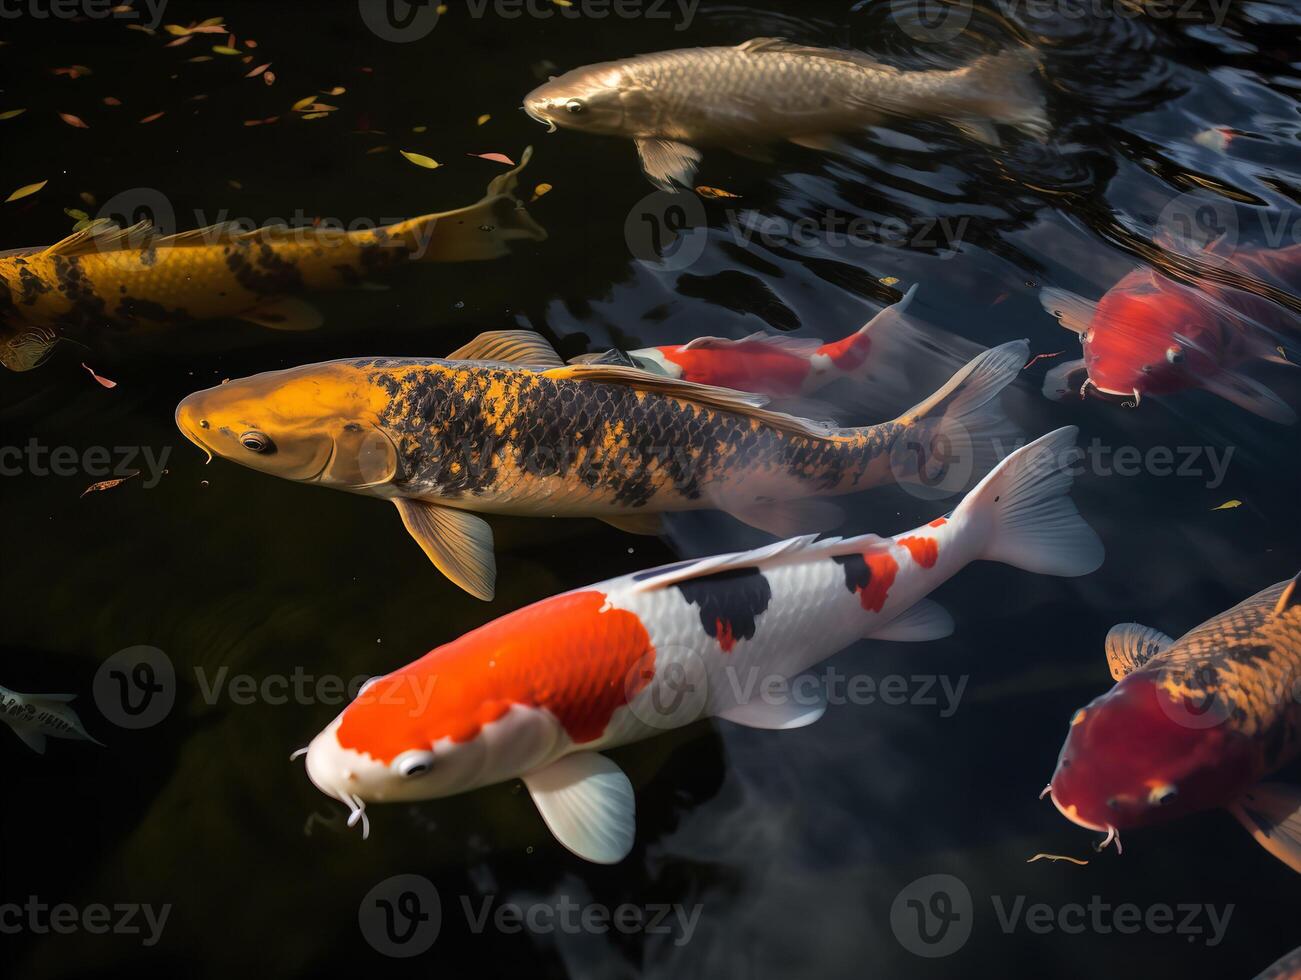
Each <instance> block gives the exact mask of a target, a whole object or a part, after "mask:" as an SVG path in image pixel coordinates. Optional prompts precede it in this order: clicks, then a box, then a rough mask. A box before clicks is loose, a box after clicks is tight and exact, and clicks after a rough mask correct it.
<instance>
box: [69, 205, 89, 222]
mask: <svg viewBox="0 0 1301 980" xmlns="http://www.w3.org/2000/svg"><path fill="white" fill-rule="evenodd" d="M63 213H64V214H66V215H67V216H68V217H69V218H71V219H72V220H74V221H86V220H88V219H89V218H90V215H88V214H87V213H86V212H85V211H83V210H81V208H64V209H63Z"/></svg>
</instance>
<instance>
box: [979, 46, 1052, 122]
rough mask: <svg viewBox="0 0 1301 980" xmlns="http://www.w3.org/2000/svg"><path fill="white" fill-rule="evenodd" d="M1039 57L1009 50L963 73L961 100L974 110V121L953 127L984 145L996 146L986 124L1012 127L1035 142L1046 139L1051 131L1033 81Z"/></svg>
mask: <svg viewBox="0 0 1301 980" xmlns="http://www.w3.org/2000/svg"><path fill="white" fill-rule="evenodd" d="M1038 71H1039V55H1038V53H1037V52H1035V51H1034V50H1032V49H1031V48H1012V49H1010V50H1008V51H1000V52H999V53H998V54H994V55H989V56H987V57H984V58H981V59H980V60H979V61H977V62H975V63H974V64H972V65H971V66H969V67H968V68H966V69H965V70H964V78H963V79H962V82H963V88H964V89H965V92H964V96H965V99H969V100H970V101H971V102H973V103H974V104H975V106H976V109H977V112H978V113H979V115H978V117H977V118H974V119H959V120H955V123H956V124H957V125H958V127H959V128H960V129H962V130H963V131H964V132H967V133H968V134H969V135H971V136H973V137H975V138H976V139H979V140H981V141H983V142H986V143H993V144H995V145H997V144H998V136H997V135H995V134H994V132H993V131H992V130H991V129H990V128H989V125H988V122H987V121H986V120H993V121H994V122H996V123H1002V124H1004V125H1007V126H1013V127H1015V128H1016V129H1019V130H1020V131H1021V132H1023V133H1026V134H1027V135H1029V136H1033V137H1034V138H1035V139H1037V140H1040V141H1043V140H1047V139H1048V134H1049V133H1050V132H1051V129H1052V127H1051V126H1050V124H1049V122H1048V113H1047V112H1046V111H1045V110H1044V95H1043V91H1042V90H1041V89H1040V88H1039V85H1038V83H1037V82H1036V81H1035V75H1036V74H1037V73H1038Z"/></svg>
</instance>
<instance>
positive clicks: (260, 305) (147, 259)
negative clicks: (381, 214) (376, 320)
mask: <svg viewBox="0 0 1301 980" xmlns="http://www.w3.org/2000/svg"><path fill="white" fill-rule="evenodd" d="M530 156H531V150H526V151H525V152H524V155H523V157H522V158H521V162H520V164H519V166H518V167H516V168H515V169H513V170H511V171H510V172H508V173H505V174H502V175H501V176H499V177H498V178H497V179H495V180H494V181H493V182H492V183H491V184H490V185H489V186H488V192H487V194H486V196H485V197H484V198H483V200H481V201H479V202H478V203H477V204H473V205H470V206H469V207H465V208H461V209H459V210H456V211H447V212H444V213H441V214H427V215H424V216H422V217H418V218H411V219H409V220H407V221H403V222H399V223H398V224H394V225H388V226H386V227H383V228H368V229H360V230H355V231H344V230H342V229H331V228H284V227H280V228H265V229H256V230H253V231H247V230H243V229H241V228H239V226H238V225H235V224H227V225H213V226H210V227H208V228H200V229H197V230H195V231H189V232H183V233H181V234H179V235H170V236H166V237H159V236H158V235H156V234H155V232H154V231H153V229H152V228H151V227H150V225H149V224H148V222H142V223H141V224H138V225H133V226H132V227H130V228H121V227H119V226H118V225H116V224H114V223H113V222H111V221H108V220H105V219H101V220H99V221H96V222H93V223H91V224H90V225H89V226H87V227H86V228H84V229H82V230H81V231H79V232H76V233H74V234H73V235H71V236H69V237H68V238H65V239H64V240H63V241H61V242H58V243H57V244H55V245H51V246H50V247H49V248H44V249H40V248H31V249H17V250H15V251H12V252H8V253H3V254H0V363H2V364H4V366H5V367H7V368H9V369H10V370H13V371H25V370H29V369H31V368H33V367H36V366H37V365H38V364H39V363H40V362H41V361H42V360H43V359H44V358H45V357H46V356H47V355H48V354H49V352H50V350H51V349H52V347H53V345H54V344H55V343H56V342H57V341H58V339H59V337H60V335H61V334H62V332H63V331H64V330H65V329H68V328H81V329H87V328H89V329H94V328H102V327H104V326H116V327H131V326H135V325H166V324H179V323H188V322H190V321H194V320H205V319H213V318H217V317H240V318H243V319H246V320H250V321H252V322H254V323H257V324H259V325H261V326H266V327H271V328H273V329H282V330H295V329H297V330H302V329H311V328H312V327H315V326H318V325H319V323H320V315H319V313H317V312H316V311H315V310H314V309H313V308H312V307H310V306H308V305H307V304H305V303H303V302H302V301H300V300H295V299H293V298H292V297H294V296H296V295H297V294H300V293H304V292H309V291H312V290H323V289H338V288H344V287H349V286H358V285H361V284H363V283H365V282H366V281H368V280H371V279H373V278H375V277H376V276H379V275H382V274H384V273H386V272H388V271H390V270H392V269H393V268H395V267H397V266H400V265H403V264H405V263H407V262H411V261H423V262H467V261H475V260H484V259H494V258H498V257H500V256H502V255H505V254H507V252H508V251H509V247H510V244H511V243H512V242H514V241H518V240H520V239H528V240H532V241H540V240H542V239H544V238H546V232H545V231H544V230H543V229H542V228H541V227H540V226H539V225H538V224H537V223H536V222H534V221H533V219H532V218H531V217H530V216H529V214H528V212H527V211H526V210H525V209H524V205H523V204H522V203H521V202H520V201H519V200H517V199H516V198H515V197H514V190H515V186H516V184H517V182H518V175H519V172H520V171H521V170H522V169H523V168H524V166H525V165H526V164H527V163H528V160H529V157H530Z"/></svg>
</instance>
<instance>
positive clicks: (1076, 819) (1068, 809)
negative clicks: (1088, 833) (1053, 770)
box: [1039, 783, 1125, 854]
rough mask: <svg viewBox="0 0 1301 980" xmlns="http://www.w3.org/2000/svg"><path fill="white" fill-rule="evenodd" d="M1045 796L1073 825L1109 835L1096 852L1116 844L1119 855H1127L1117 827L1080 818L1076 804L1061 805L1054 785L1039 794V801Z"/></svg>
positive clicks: (1099, 843)
mask: <svg viewBox="0 0 1301 980" xmlns="http://www.w3.org/2000/svg"><path fill="white" fill-rule="evenodd" d="M1045 796H1046V797H1048V799H1050V800H1052V801H1053V806H1055V807H1057V812H1058V813H1060V814H1061V815H1062V816H1063V817H1065V818H1066V819H1067V820H1069V821H1070V822H1071V823H1073V824H1075V825H1076V826H1077V827H1083V828H1084V829H1085V830H1092V831H1095V832H1096V833H1099V834H1106V835H1107V836H1106V837H1104V838H1103V839H1102V840H1101V841H1099V842H1098V843H1096V844H1094V845H1093V849H1094V850H1095V851H1097V852H1099V853H1100V852H1102V851H1104V850H1106V848H1108V847H1109V846H1111V845H1112V844H1113V843H1114V844H1115V845H1116V853H1117V854H1124V853H1125V851H1124V848H1122V847H1121V844H1120V831H1119V830H1117V829H1116V828H1115V827H1113V826H1111V825H1110V824H1108V825H1107V826H1105V827H1100V826H1098V825H1097V824H1096V823H1090V822H1089V821H1088V820H1085V819H1084V818H1083V817H1081V816H1080V813H1079V810H1077V809H1076V807H1075V804H1074V803H1072V804H1070V805H1068V806H1063V805H1062V804H1061V801H1060V800H1058V799H1057V797H1056V796H1055V795H1054V794H1053V784H1052V783H1049V784H1048V785H1047V786H1045V787H1044V789H1043V792H1042V793H1040V794H1039V799H1041V800H1042V799H1043V798H1044V797H1045Z"/></svg>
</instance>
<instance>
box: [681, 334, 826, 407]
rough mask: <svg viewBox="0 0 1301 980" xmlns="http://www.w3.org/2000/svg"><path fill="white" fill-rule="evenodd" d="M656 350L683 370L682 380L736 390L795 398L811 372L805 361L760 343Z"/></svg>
mask: <svg viewBox="0 0 1301 980" xmlns="http://www.w3.org/2000/svg"><path fill="white" fill-rule="evenodd" d="M659 351H660V353H661V354H662V355H663V356H664V358H665V359H666V360H669V361H672V362H673V363H674V364H676V365H678V366H679V367H681V368H682V378H683V380H685V381H694V382H696V383H697V384H707V385H715V386H717V387H720V388H733V389H736V390H737V391H757V392H761V393H764V394H769V395H797V394H799V393H800V391H801V390H802V389H803V387H804V379H805V378H806V377H808V373H809V371H810V365H809V362H808V360H807V359H806V358H803V357H799V356H797V355H795V354H792V353H790V352H789V351H787V350H784V349H782V348H781V347H777V346H774V345H772V344H768V343H765V342H764V341H762V340H746V341H742V342H740V343H737V344H734V345H732V346H731V347H729V348H728V349H727V350H717V349H711V348H708V347H705V348H700V349H697V350H684V349H683V348H682V347H674V346H669V347H661V348H659Z"/></svg>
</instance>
